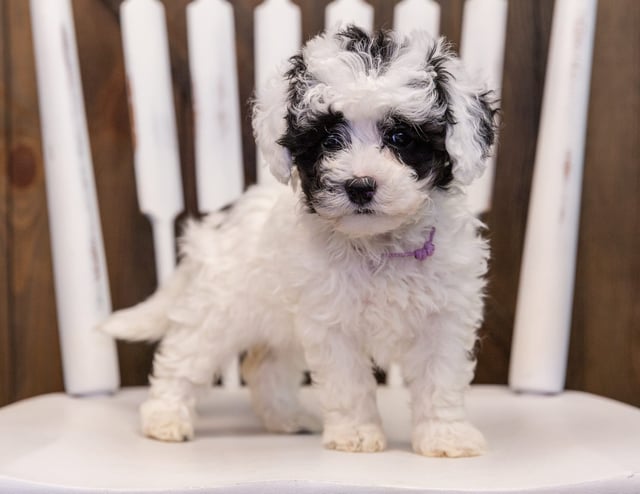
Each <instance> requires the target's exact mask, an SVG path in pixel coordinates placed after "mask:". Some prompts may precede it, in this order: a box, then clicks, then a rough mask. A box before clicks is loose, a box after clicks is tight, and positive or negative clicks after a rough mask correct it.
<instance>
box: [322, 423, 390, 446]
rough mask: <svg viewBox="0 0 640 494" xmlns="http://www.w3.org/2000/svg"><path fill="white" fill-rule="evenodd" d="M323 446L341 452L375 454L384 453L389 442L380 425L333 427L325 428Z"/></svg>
mask: <svg viewBox="0 0 640 494" xmlns="http://www.w3.org/2000/svg"><path fill="white" fill-rule="evenodd" d="M322 444H323V445H324V447H325V448H328V449H337V450H339V451H353V452H363V453H373V452H375V451H382V450H383V449H384V448H385V447H386V446H387V440H386V439H385V437H384V432H382V429H381V428H380V426H379V425H378V424H361V425H357V426H347V425H331V426H325V429H324V434H323V436H322Z"/></svg>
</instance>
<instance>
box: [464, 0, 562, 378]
mask: <svg viewBox="0 0 640 494" xmlns="http://www.w3.org/2000/svg"><path fill="white" fill-rule="evenodd" d="M552 9H553V2H552V1H551V0H544V1H539V2H517V3H514V2H512V3H510V4H509V12H508V18H507V37H506V46H508V49H507V50H506V52H505V59H504V77H503V84H502V101H501V103H500V107H501V120H502V123H501V127H500V136H499V145H498V154H497V161H496V177H495V188H494V196H493V208H492V210H491V211H490V212H489V213H488V214H487V215H486V217H485V219H486V222H487V225H488V227H489V229H488V231H487V236H488V238H489V240H490V243H491V250H492V260H491V263H490V271H489V289H488V297H487V301H486V317H485V324H484V327H483V328H482V331H481V338H482V339H481V343H480V345H479V355H478V368H477V372H476V382H479V383H494V382H498V383H506V382H507V373H508V369H509V355H510V352H511V333H512V329H513V321H514V318H515V306H516V296H517V291H518V275H519V272H520V258H521V251H522V247H523V244H524V231H525V222H526V218H527V207H528V201H529V189H530V187H531V178H532V174H533V161H534V157H535V148H536V136H537V134H538V123H539V119H540V106H541V101H542V92H543V86H544V74H545V67H546V59H547V49H548V45H549V34H550V30H551V18H552Z"/></svg>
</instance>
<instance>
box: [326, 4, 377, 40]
mask: <svg viewBox="0 0 640 494" xmlns="http://www.w3.org/2000/svg"><path fill="white" fill-rule="evenodd" d="M346 24H355V25H356V26H358V27H360V28H362V29H364V30H365V31H367V32H371V31H372V30H373V7H372V6H371V5H369V4H368V3H367V2H365V1H364V0H334V1H333V2H331V3H330V4H329V5H327V8H326V10H325V17H324V25H325V27H326V28H333V27H335V26H344V25H346Z"/></svg>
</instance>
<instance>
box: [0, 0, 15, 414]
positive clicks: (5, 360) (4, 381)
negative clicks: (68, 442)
mask: <svg viewBox="0 0 640 494" xmlns="http://www.w3.org/2000/svg"><path fill="white" fill-rule="evenodd" d="M6 11H7V4H6V2H5V0H0V406H2V405H5V404H7V403H9V401H11V399H12V396H13V380H12V374H13V371H12V369H13V355H12V351H11V348H12V345H11V336H12V335H11V332H10V329H11V317H10V314H9V276H10V275H9V243H10V239H9V228H8V227H9V225H8V221H9V194H8V185H7V178H8V172H7V170H8V165H7V161H8V159H9V156H8V147H7V140H8V137H9V136H8V131H9V118H10V117H9V111H8V100H7V98H8V85H9V70H10V69H9V59H8V57H9V48H8V47H9V45H8V43H7V41H8V38H9V37H8V34H7V16H6Z"/></svg>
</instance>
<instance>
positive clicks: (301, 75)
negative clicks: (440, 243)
mask: <svg viewBox="0 0 640 494" xmlns="http://www.w3.org/2000/svg"><path fill="white" fill-rule="evenodd" d="M489 95H490V93H489V92H487V91H482V90H480V89H479V88H476V87H474V85H473V84H471V83H470V81H469V80H468V79H467V77H466V75H465V73H464V71H463V69H462V67H461V64H460V61H459V60H458V59H457V57H456V56H455V55H454V54H453V53H452V52H451V50H450V48H449V46H448V44H447V43H446V42H445V41H444V40H443V39H440V40H434V39H432V38H430V37H429V36H428V35H427V34H426V33H420V32H415V33H413V34H412V35H411V36H409V37H403V36H399V35H396V34H394V33H391V32H384V31H381V32H379V33H377V34H376V35H374V36H369V35H368V34H367V33H365V32H364V31H362V30H360V29H359V28H356V27H353V26H351V27H348V28H346V29H344V30H340V31H338V32H333V33H326V34H323V35H320V36H317V37H315V38H313V39H312V40H310V41H309V42H308V43H307V44H306V46H305V47H304V48H303V49H302V50H301V52H300V53H299V54H298V55H296V56H294V57H292V58H291V59H290V60H289V61H288V62H287V64H286V65H285V67H284V68H283V69H282V71H281V73H280V75H279V76H278V77H276V78H274V79H272V80H271V82H270V84H269V85H268V87H266V88H264V90H263V91H262V92H261V93H260V94H259V96H258V101H257V102H256V105H255V107H254V118H253V124H254V130H255V134H256V139H257V142H258V147H259V150H260V151H261V152H262V154H263V156H264V157H265V159H266V160H267V162H268V164H269V167H270V170H271V172H272V173H273V175H274V176H275V177H276V178H277V179H278V180H279V181H281V182H283V183H287V182H289V180H291V177H292V173H293V175H294V177H295V180H298V179H299V181H300V186H301V188H302V191H303V192H304V197H305V200H306V204H307V206H308V210H309V211H310V212H312V213H316V214H318V215H319V216H321V217H323V218H325V219H327V220H328V221H331V222H332V223H333V225H334V228H335V229H337V230H339V231H342V232H344V233H346V234H348V235H353V236H361V235H374V234H378V233H384V232H387V231H391V230H393V229H395V228H398V227H399V226H400V225H402V224H404V223H406V222H407V221H410V220H411V218H412V217H413V216H415V214H416V213H417V212H418V211H420V210H421V208H422V206H423V205H424V204H425V203H426V202H428V201H429V199H430V196H431V195H432V191H433V190H434V189H440V190H447V189H449V188H451V187H455V186H456V185H467V184H469V183H470V182H471V181H472V180H473V179H474V178H477V177H478V176H480V175H481V173H482V171H483V169H484V161H485V158H486V157H487V154H488V152H489V148H490V147H491V145H492V143H493V140H494V135H495V129H494V113H495V109H494V108H493V107H492V104H491V102H490V100H489Z"/></svg>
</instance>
